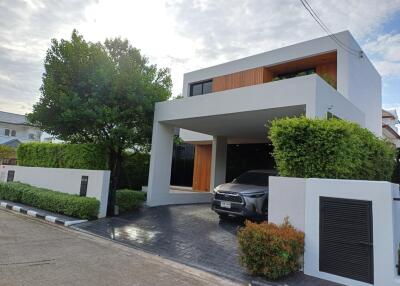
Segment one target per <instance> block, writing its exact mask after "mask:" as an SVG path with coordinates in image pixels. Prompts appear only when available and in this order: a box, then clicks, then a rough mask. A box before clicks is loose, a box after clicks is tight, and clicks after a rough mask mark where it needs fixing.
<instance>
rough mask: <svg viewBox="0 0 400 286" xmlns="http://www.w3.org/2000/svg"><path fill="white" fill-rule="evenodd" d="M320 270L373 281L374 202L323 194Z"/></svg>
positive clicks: (321, 200) (359, 279)
mask: <svg viewBox="0 0 400 286" xmlns="http://www.w3.org/2000/svg"><path fill="white" fill-rule="evenodd" d="M319 248H320V249H319V270H320V271H323V272H327V273H331V274H334V275H338V276H343V277H347V278H350V279H354V280H358V281H362V282H366V283H371V284H373V281H374V269H373V229H372V202H370V201H362V200H350V199H338V198H329V197H320V241H319Z"/></svg>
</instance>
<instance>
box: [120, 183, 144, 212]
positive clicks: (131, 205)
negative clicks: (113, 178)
mask: <svg viewBox="0 0 400 286" xmlns="http://www.w3.org/2000/svg"><path fill="white" fill-rule="evenodd" d="M145 200H146V193H144V192H139V191H132V190H127V189H124V190H117V195H116V204H117V206H118V207H119V212H120V213H121V214H122V213H126V212H128V211H132V210H135V209H137V208H139V207H141V206H142V204H143V202H144V201H145Z"/></svg>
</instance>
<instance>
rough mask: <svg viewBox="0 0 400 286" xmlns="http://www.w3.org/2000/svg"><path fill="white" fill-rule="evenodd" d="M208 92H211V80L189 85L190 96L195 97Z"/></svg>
mask: <svg viewBox="0 0 400 286" xmlns="http://www.w3.org/2000/svg"><path fill="white" fill-rule="evenodd" d="M210 92H212V80H207V81H203V82H198V83H193V84H191V85H190V96H196V95H200V94H206V93H210Z"/></svg>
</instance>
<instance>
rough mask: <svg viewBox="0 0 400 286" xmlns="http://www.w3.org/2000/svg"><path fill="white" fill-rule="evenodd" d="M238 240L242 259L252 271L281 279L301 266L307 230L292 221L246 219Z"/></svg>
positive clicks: (243, 263) (270, 277) (242, 262)
mask: <svg viewBox="0 0 400 286" xmlns="http://www.w3.org/2000/svg"><path fill="white" fill-rule="evenodd" d="M238 241H239V249H240V262H241V264H242V265H243V266H244V267H246V269H247V270H248V271H249V272H250V273H251V274H255V275H262V276H265V277H266V278H268V279H278V278H280V277H283V276H286V275H288V274H290V273H292V272H295V271H298V270H299V269H300V267H301V264H300V257H301V256H302V255H303V252H304V233H303V232H301V231H298V230H296V229H295V228H294V227H293V226H291V225H290V223H289V222H288V220H285V222H284V223H283V224H282V225H275V224H273V223H266V222H264V223H261V224H258V223H253V222H249V221H246V226H245V227H244V228H243V229H241V230H240V231H239V233H238Z"/></svg>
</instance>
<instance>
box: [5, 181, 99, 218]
mask: <svg viewBox="0 0 400 286" xmlns="http://www.w3.org/2000/svg"><path fill="white" fill-rule="evenodd" d="M0 199H4V200H8V201H13V202H17V203H22V204H26V205H29V206H32V207H37V208H39V209H42V210H47V211H51V212H55V213H58V214H63V215H67V216H72V217H76V218H81V219H96V218H97V215H98V213H99V208H100V202H99V201H98V200H96V199H95V198H88V197H80V196H77V195H71V194H65V193H60V192H55V191H51V190H48V189H43V188H37V187H33V186H31V185H28V184H23V183H19V182H9V183H3V182H0Z"/></svg>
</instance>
